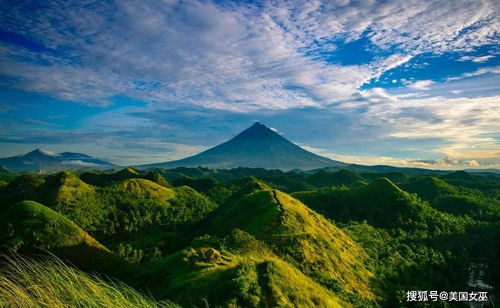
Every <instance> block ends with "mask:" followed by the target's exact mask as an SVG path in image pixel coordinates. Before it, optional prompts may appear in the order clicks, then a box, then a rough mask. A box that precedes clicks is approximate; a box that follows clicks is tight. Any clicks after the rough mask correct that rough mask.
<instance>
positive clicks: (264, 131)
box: [234, 121, 282, 139]
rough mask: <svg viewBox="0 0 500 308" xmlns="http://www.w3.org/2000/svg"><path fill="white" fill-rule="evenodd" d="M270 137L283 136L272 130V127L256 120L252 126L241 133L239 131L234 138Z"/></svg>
mask: <svg viewBox="0 0 500 308" xmlns="http://www.w3.org/2000/svg"><path fill="white" fill-rule="evenodd" d="M266 137H267V138H268V137H280V138H282V137H281V136H280V135H279V134H277V133H276V132H275V131H274V130H272V129H271V128H270V127H268V126H266V125H264V124H262V123H260V122H258V121H257V122H255V123H254V124H253V125H252V126H250V127H249V128H247V129H245V130H244V131H242V132H241V133H239V134H238V135H237V136H236V137H235V138H234V139H241V138H257V139H264V138H266Z"/></svg>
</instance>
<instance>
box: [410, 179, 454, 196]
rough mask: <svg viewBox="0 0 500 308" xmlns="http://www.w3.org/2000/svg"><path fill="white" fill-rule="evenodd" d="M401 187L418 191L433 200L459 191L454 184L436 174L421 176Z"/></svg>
mask: <svg viewBox="0 0 500 308" xmlns="http://www.w3.org/2000/svg"><path fill="white" fill-rule="evenodd" d="M401 188H403V189H404V190H406V191H408V192H411V193H416V194H417V195H419V196H420V197H421V198H422V199H424V200H427V201H432V200H434V199H435V198H437V197H439V196H441V195H444V194H456V193H457V189H456V188H455V187H454V186H453V185H451V184H449V183H446V182H445V181H444V180H442V179H439V178H437V177H434V176H429V177H424V178H419V179H416V180H414V181H411V182H409V183H405V184H402V185H401Z"/></svg>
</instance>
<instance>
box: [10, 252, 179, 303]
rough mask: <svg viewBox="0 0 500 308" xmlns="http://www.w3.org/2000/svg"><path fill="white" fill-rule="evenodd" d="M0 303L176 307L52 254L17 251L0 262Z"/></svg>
mask: <svg viewBox="0 0 500 308" xmlns="http://www.w3.org/2000/svg"><path fill="white" fill-rule="evenodd" d="M0 307H12V308H32V307H51V308H58V307H61V308H62V307H91V308H100V307H116V308H128V307H130V308H132V307H151V308H155V307H158V308H159V307H163V308H167V307H177V306H176V305H173V304H171V303H168V302H156V301H154V300H153V299H152V298H150V297H147V296H144V295H142V294H140V293H139V292H137V291H135V290H134V289H132V288H131V287H129V286H127V285H125V284H123V283H110V282H106V281H104V280H103V279H101V278H99V277H97V276H93V275H89V274H86V273H83V272H81V271H79V270H77V269H75V268H72V267H69V266H67V265H66V264H64V263H63V262H62V261H60V260H59V259H57V258H55V257H48V258H44V259H40V260H34V259H27V258H24V257H21V256H18V255H14V256H10V257H7V256H6V257H5V261H4V262H3V264H1V266H0Z"/></svg>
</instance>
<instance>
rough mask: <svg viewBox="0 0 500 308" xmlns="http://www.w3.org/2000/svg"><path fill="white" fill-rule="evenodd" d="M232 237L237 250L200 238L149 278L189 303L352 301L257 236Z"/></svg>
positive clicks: (159, 290) (157, 288)
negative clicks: (315, 280)
mask: <svg viewBox="0 0 500 308" xmlns="http://www.w3.org/2000/svg"><path fill="white" fill-rule="evenodd" d="M242 237H243V238H245V242H244V243H243V242H242ZM229 239H231V241H229ZM227 240H228V241H222V242H225V243H226V246H225V247H226V248H228V249H231V251H227V250H220V245H217V244H216V245H215V248H213V247H211V246H208V245H207V243H206V242H205V243H198V244H197V245H194V246H191V247H188V248H186V249H184V250H182V251H179V252H177V253H175V254H173V255H171V256H169V257H167V258H164V259H162V260H160V261H157V262H155V263H153V264H151V265H150V275H149V276H148V282H149V284H151V285H152V286H153V292H154V293H155V294H159V295H158V296H161V297H168V298H171V299H172V300H174V301H175V302H178V303H180V304H182V305H184V306H186V307H188V306H191V305H195V306H204V305H205V304H207V303H209V305H210V307H212V306H214V307H345V306H346V305H348V304H347V303H346V302H344V301H343V300H342V299H340V298H339V297H338V296H337V295H335V294H334V293H333V292H331V291H329V290H327V289H326V288H324V287H322V286H321V285H319V284H317V283H316V282H314V281H313V280H312V279H311V278H309V277H307V276H306V275H304V274H303V273H302V272H300V271H299V270H298V269H296V268H294V267H293V266H291V265H289V264H288V263H286V262H284V261H282V260H281V259H280V258H278V257H277V256H276V255H274V254H273V253H272V252H270V251H269V250H267V248H266V247H265V245H264V244H263V243H260V242H259V241H257V240H256V239H255V238H254V237H252V236H251V235H249V234H247V233H245V232H242V231H237V232H233V233H232V234H231V236H230V238H229V237H228V238H227ZM219 244H220V242H219ZM227 245H229V246H227ZM243 246H244V247H245V248H244V249H243ZM236 247H238V248H239V249H234V248H236Z"/></svg>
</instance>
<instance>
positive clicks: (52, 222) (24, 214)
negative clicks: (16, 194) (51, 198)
mask: <svg viewBox="0 0 500 308" xmlns="http://www.w3.org/2000/svg"><path fill="white" fill-rule="evenodd" d="M0 231H2V236H0V238H4V237H5V239H6V240H7V243H8V244H9V245H10V246H11V247H12V246H17V245H32V244H33V245H36V246H38V247H40V248H44V249H50V248H59V247H66V246H76V245H80V244H83V245H86V246H89V247H95V248H97V249H101V250H106V248H104V247H103V246H102V245H101V244H99V243H98V242H97V241H96V240H95V239H93V238H92V237H91V236H90V235H88V234H87V233H86V232H85V231H84V230H82V229H81V228H80V227H79V226H77V225H76V224H75V223H74V222H72V221H71V220H69V219H67V218H66V217H64V216H63V215H61V214H59V213H58V212H56V211H54V210H52V209H50V208H48V207H46V206H44V205H42V204H40V203H37V202H34V201H22V202H20V203H18V204H15V205H13V206H11V207H9V208H8V209H7V211H5V212H4V213H3V214H2V215H0ZM12 248H14V247H12Z"/></svg>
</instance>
